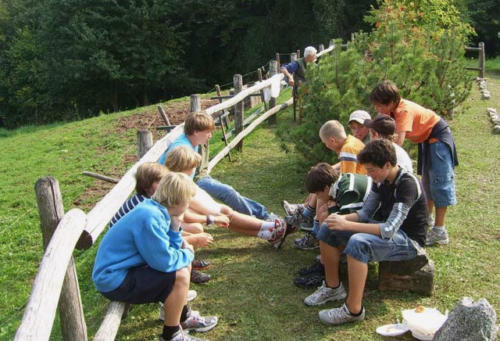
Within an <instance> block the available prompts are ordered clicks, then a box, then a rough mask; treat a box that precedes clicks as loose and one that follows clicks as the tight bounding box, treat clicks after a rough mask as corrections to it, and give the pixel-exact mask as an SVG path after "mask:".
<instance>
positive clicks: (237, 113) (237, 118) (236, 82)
mask: <svg viewBox="0 0 500 341" xmlns="http://www.w3.org/2000/svg"><path fill="white" fill-rule="evenodd" d="M233 87H234V95H235V96H236V95H237V94H238V93H240V92H241V91H242V90H243V77H242V76H241V75H239V74H237V75H234V76H233ZM243 111H244V103H243V101H240V102H238V103H237V104H235V106H234V133H235V135H238V134H239V133H240V132H242V131H243V115H244V114H243ZM236 149H237V150H239V151H242V150H243V140H241V142H240V143H238V145H237V146H236Z"/></svg>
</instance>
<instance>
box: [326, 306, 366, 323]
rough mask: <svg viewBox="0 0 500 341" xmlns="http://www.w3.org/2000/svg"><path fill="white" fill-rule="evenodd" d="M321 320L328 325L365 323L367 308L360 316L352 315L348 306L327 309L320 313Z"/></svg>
mask: <svg viewBox="0 0 500 341" xmlns="http://www.w3.org/2000/svg"><path fill="white" fill-rule="evenodd" d="M319 319H320V321H321V322H323V323H327V324H333V325H338V324H344V323H348V322H356V321H363V320H364V319H365V308H364V307H363V310H362V311H361V314H360V315H359V316H354V315H351V313H350V312H349V309H347V306H346V305H345V303H344V305H342V307H340V308H333V309H325V310H321V311H320V312H319Z"/></svg>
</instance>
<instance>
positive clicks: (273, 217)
mask: <svg viewBox="0 0 500 341" xmlns="http://www.w3.org/2000/svg"><path fill="white" fill-rule="evenodd" d="M278 218H279V216H278V215H277V214H274V213H273V212H271V213H269V214H268V215H267V218H266V219H264V220H265V221H275V220H276V219H278Z"/></svg>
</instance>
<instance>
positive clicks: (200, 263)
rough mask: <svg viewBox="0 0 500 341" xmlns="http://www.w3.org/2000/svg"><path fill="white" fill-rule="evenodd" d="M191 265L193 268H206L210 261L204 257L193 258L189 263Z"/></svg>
mask: <svg viewBox="0 0 500 341" xmlns="http://www.w3.org/2000/svg"><path fill="white" fill-rule="evenodd" d="M191 266H192V267H193V269H195V270H206V269H208V268H209V267H210V262H209V261H207V260H204V259H195V260H194V261H193V262H192V263H191Z"/></svg>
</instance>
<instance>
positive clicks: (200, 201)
mask: <svg viewBox="0 0 500 341" xmlns="http://www.w3.org/2000/svg"><path fill="white" fill-rule="evenodd" d="M200 162H201V156H200V155H199V154H198V153H196V152H195V151H193V150H192V149H191V148H189V147H186V146H178V147H176V148H174V149H173V150H171V151H170V152H169V153H168V155H167V158H166V161H165V165H166V166H167V168H168V169H169V170H171V171H173V172H183V173H185V174H187V175H189V174H192V173H193V172H194V170H195V169H196V167H198V166H199V164H200ZM196 187H197V188H196V195H195V197H194V198H193V200H191V203H190V209H191V211H192V212H189V214H187V215H185V216H184V219H194V220H193V221H199V222H202V221H205V219H206V221H209V220H211V221H213V220H216V219H221V220H222V219H226V220H227V222H228V225H227V227H228V228H229V229H230V230H232V231H235V232H238V233H241V234H245V235H248V236H254V237H258V238H261V239H264V240H267V241H268V242H270V243H271V244H272V245H273V246H274V247H276V248H278V249H279V248H280V247H281V245H282V244H283V242H284V240H285V238H286V236H287V235H288V234H289V233H291V232H292V230H291V227H290V226H288V225H287V224H286V222H285V221H284V220H283V219H281V218H275V219H274V220H273V221H264V220H261V219H257V218H255V217H252V216H249V215H246V214H242V213H239V212H236V211H234V210H232V209H231V208H230V207H228V206H226V205H222V204H219V203H217V202H215V201H214V200H213V199H212V197H211V196H210V195H208V194H207V193H206V192H205V191H204V190H203V189H202V188H200V187H199V186H196ZM197 217H198V218H197ZM205 217H206V218H205ZM196 219H198V220H196Z"/></svg>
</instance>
